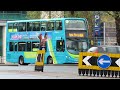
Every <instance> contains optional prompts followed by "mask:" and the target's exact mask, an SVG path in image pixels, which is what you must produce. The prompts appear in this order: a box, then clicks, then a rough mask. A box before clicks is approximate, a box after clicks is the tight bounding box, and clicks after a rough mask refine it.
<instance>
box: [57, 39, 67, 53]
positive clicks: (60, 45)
mask: <svg viewBox="0 0 120 90" xmlns="http://www.w3.org/2000/svg"><path fill="white" fill-rule="evenodd" d="M56 51H58V52H64V51H65V44H64V40H57V42H56Z"/></svg>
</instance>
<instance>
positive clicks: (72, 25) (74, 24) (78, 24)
mask: <svg viewBox="0 0 120 90" xmlns="http://www.w3.org/2000/svg"><path fill="white" fill-rule="evenodd" d="M65 29H66V30H86V25H85V21H83V20H65Z"/></svg>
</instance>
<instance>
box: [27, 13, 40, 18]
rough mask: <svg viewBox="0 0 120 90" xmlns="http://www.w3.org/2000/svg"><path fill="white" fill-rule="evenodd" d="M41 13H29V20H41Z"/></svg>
mask: <svg viewBox="0 0 120 90" xmlns="http://www.w3.org/2000/svg"><path fill="white" fill-rule="evenodd" d="M40 18H41V11H27V19H40Z"/></svg>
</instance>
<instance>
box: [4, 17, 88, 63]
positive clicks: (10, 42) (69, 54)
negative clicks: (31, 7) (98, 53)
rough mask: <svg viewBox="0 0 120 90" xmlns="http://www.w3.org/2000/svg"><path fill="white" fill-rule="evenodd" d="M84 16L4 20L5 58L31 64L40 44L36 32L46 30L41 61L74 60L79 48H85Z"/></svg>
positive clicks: (86, 37) (85, 21)
mask: <svg viewBox="0 0 120 90" xmlns="http://www.w3.org/2000/svg"><path fill="white" fill-rule="evenodd" d="M87 26H88V22H87V19H85V18H53V19H36V20H17V21H7V28H6V29H7V30H6V61H7V62H11V63H19V64H20V65H24V64H34V63H35V62H36V56H37V50H39V47H40V40H39V38H38V36H39V35H40V34H41V35H42V37H43V38H44V35H45V33H47V41H46V53H45V60H44V63H45V64H64V63H78V57H79V52H81V51H87V50H88V48H89V39H88V27H87Z"/></svg>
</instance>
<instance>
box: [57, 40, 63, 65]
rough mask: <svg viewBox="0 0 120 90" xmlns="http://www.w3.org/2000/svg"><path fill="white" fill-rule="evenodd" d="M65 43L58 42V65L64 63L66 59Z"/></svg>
mask: <svg viewBox="0 0 120 90" xmlns="http://www.w3.org/2000/svg"><path fill="white" fill-rule="evenodd" d="M64 52H65V41H64V40H56V53H55V56H56V60H57V62H58V63H64V62H63V61H65V60H63V59H65V58H64V57H65V53H64Z"/></svg>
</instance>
